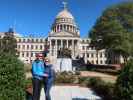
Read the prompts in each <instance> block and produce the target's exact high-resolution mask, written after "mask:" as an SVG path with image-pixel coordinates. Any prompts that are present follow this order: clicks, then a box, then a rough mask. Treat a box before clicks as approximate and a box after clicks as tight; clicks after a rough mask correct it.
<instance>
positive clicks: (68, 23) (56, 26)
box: [50, 2, 79, 37]
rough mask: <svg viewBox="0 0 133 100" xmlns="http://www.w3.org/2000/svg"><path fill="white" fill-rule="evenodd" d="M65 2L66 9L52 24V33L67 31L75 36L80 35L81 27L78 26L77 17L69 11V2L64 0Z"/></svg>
mask: <svg viewBox="0 0 133 100" xmlns="http://www.w3.org/2000/svg"><path fill="white" fill-rule="evenodd" d="M63 4H64V9H63V10H62V11H61V12H59V13H58V14H57V16H56V19H55V21H54V23H53V25H52V28H51V33H50V35H52V34H56V33H59V32H65V33H70V34H72V35H73V36H78V37H79V28H78V27H77V24H76V22H75V19H74V17H73V15H72V14H71V13H70V12H69V10H68V8H67V3H66V2H63Z"/></svg>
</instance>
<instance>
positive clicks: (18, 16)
mask: <svg viewBox="0 0 133 100" xmlns="http://www.w3.org/2000/svg"><path fill="white" fill-rule="evenodd" d="M63 1H64V0H0V32H5V31H7V30H8V28H9V27H10V26H15V29H16V32H18V33H20V34H23V35H29V34H34V36H47V35H48V32H49V31H50V27H51V25H52V23H53V22H54V19H55V17H56V15H57V14H58V13H59V11H61V10H62V9H63V5H62V2H63ZM67 1H68V8H69V10H70V12H71V13H72V15H73V16H74V17H75V20H76V22H77V24H78V26H79V27H80V31H81V37H86V36H88V32H89V31H90V29H91V28H92V27H93V25H94V24H95V22H96V19H97V18H98V17H99V16H100V15H101V14H102V12H103V10H104V9H105V8H107V7H109V6H111V5H114V4H117V3H120V2H123V1H128V0H67Z"/></svg>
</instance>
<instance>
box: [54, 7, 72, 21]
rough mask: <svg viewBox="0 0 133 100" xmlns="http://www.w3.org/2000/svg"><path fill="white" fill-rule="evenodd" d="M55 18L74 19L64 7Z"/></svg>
mask: <svg viewBox="0 0 133 100" xmlns="http://www.w3.org/2000/svg"><path fill="white" fill-rule="evenodd" d="M56 18H57V19H58V18H70V19H74V17H73V16H72V14H71V13H70V12H69V11H68V10H67V9H64V10H62V11H61V12H59V14H58V15H57V16H56Z"/></svg>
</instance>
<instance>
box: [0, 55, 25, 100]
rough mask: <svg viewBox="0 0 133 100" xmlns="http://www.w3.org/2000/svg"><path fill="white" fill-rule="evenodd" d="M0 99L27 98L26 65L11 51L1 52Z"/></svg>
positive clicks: (20, 99)
mask: <svg viewBox="0 0 133 100" xmlns="http://www.w3.org/2000/svg"><path fill="white" fill-rule="evenodd" d="M0 99H1V100H25V76H24V65H23V63H22V62H21V61H19V60H18V59H17V57H16V56H14V55H11V54H10V53H1V54H0Z"/></svg>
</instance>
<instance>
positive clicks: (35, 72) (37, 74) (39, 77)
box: [32, 54, 47, 100]
mask: <svg viewBox="0 0 133 100" xmlns="http://www.w3.org/2000/svg"><path fill="white" fill-rule="evenodd" d="M32 76H33V98H32V100H40V92H41V83H42V81H43V77H46V76H47V74H45V66H44V62H43V59H42V54H36V60H35V61H34V62H33V63H32Z"/></svg>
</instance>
